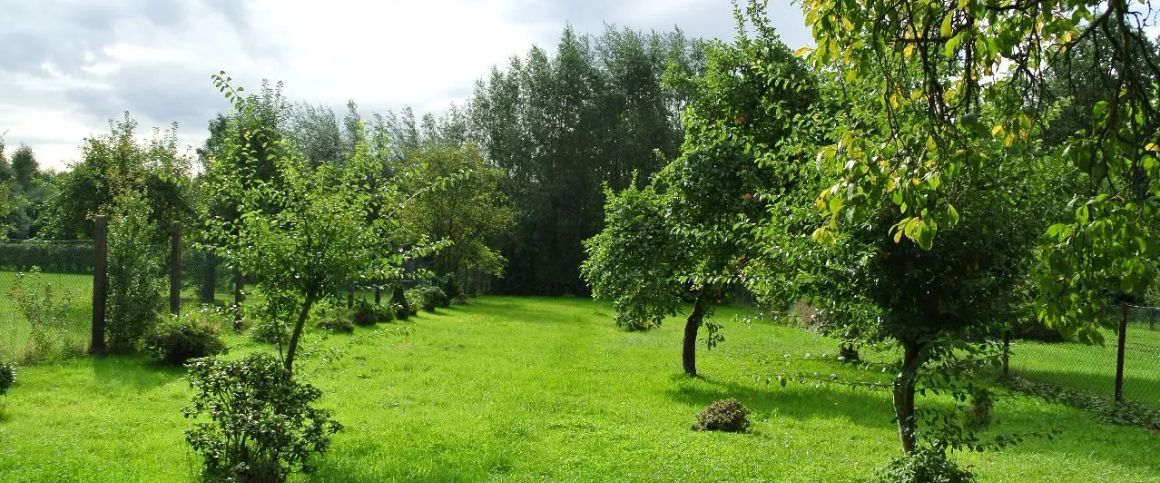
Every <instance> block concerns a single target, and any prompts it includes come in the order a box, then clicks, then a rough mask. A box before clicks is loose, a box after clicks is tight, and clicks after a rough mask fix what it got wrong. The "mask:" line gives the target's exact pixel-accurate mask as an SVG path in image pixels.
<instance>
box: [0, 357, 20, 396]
mask: <svg viewBox="0 0 1160 483" xmlns="http://www.w3.org/2000/svg"><path fill="white" fill-rule="evenodd" d="M13 384H16V364H12V363H8V362H0V396H3V395H5V394H8V389H9V388H11V387H12V385H13Z"/></svg>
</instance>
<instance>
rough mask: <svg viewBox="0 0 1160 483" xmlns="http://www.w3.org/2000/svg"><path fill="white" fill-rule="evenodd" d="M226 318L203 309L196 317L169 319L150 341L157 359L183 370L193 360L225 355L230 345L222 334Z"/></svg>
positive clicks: (150, 335) (160, 326)
mask: <svg viewBox="0 0 1160 483" xmlns="http://www.w3.org/2000/svg"><path fill="white" fill-rule="evenodd" d="M221 323H222V318H221V317H220V316H219V315H217V314H214V313H212V312H211V311H210V310H209V309H205V308H203V309H202V310H199V311H197V312H194V313H192V314H184V315H181V316H172V315H170V316H167V317H166V320H164V321H163V322H161V323H160V324H158V325H157V327H156V328H154V329H153V332H152V333H151V334H149V337H148V339H147V340H146V342H145V344H146V348H147V350H148V352H149V354H150V355H151V356H153V358H154V359H157V360H159V361H161V362H163V363H165V364H170V365H175V366H180V365H184V364H185V363H186V362H187V361H189V360H190V359H195V358H199V357H209V356H215V355H218V354H223V353H225V352H226V351H227V348H226V343H225V342H224V341H222V339H221V336H220V334H219V327H220V326H221Z"/></svg>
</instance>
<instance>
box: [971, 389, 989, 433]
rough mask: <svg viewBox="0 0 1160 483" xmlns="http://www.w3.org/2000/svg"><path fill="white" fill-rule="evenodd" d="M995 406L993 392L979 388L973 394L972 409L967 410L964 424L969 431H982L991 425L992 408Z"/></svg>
mask: <svg viewBox="0 0 1160 483" xmlns="http://www.w3.org/2000/svg"><path fill="white" fill-rule="evenodd" d="M994 405H995V401H994V398H993V397H992V396H991V391H988V390H987V389H986V388H978V389H976V390H975V391H973V392H972V393H971V407H970V408H968V409H967V413H966V415H965V421H964V424H965V425H966V427H967V428H968V429H971V430H975V431H977V430H980V429H983V428H986V427H987V426H989V425H990V424H991V407H992V406H994Z"/></svg>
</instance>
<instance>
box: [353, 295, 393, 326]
mask: <svg viewBox="0 0 1160 483" xmlns="http://www.w3.org/2000/svg"><path fill="white" fill-rule="evenodd" d="M351 320H352V321H353V322H354V324H355V325H362V326H368V325H375V324H376V323H379V322H390V321H392V320H395V312H394V310H392V308H391V307H389V306H386V305H378V304H376V303H374V302H368V301H366V300H360V301H358V302H355V304H354V312H353V314H352V316H351Z"/></svg>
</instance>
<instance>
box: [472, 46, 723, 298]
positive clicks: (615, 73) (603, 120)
mask: <svg viewBox="0 0 1160 483" xmlns="http://www.w3.org/2000/svg"><path fill="white" fill-rule="evenodd" d="M701 63H702V61H701V54H700V47H699V43H698V42H696V41H693V40H690V39H688V38H686V37H685V35H684V34H683V33H682V32H680V31H675V32H671V33H663V34H662V33H655V32H653V33H649V34H644V33H640V32H636V31H632V30H627V29H625V30H619V29H615V28H612V27H609V28H608V29H607V30H606V32H605V33H604V34H603V35H601V36H599V37H592V36H585V35H578V34H576V33H575V32H574V31H573V30H572V29H571V28H569V29H566V30H565V31H564V33H563V35H562V36H561V39H560V42H559V43H558V44H557V46H556V49H555V52H554V53H549V52H547V51H545V50H544V49H541V48H539V47H533V48H532V49H531V50H530V51H529V52H528V54H527V55H526V56H525V57H523V58H513V59H512V60H511V62H510V63H509V65H508V66H507V67H506V69H502V70H501V69H500V68H496V69H493V70H492V73H491V75H490V76H489V77H488V78H487V79H486V80H481V81H480V82H479V84H478V85H477V87H476V92H475V96H474V98H473V99H472V101H471V103H470V105H469V106H468V108H467V116H468V118H469V124H468V132H469V137H471V138H472V139H475V140H476V141H478V143H479V145H480V147H481V150H482V152H483V154H484V156H485V158H486V159H487V160H488V161H489V162H490V163H492V164H494V165H495V166H497V167H499V168H500V169H501V170H503V172H504V179H503V183H502V185H501V186H502V187H503V190H504V192H505V193H506V194H507V195H508V196H509V197H510V198H511V199H512V201H513V203H514V204H515V209H516V224H517V228H516V235H515V237H514V238H513V239H512V240H511V241H510V242H509V243H508V244H507V245H506V246H504V248H503V250H502V252H503V255H504V256H505V257H506V258H507V259H508V260H510V265H509V267H508V270H507V273H506V275H505V277H504V278H503V279H501V280H499V281H497V282H496V285H495V288H496V289H497V290H499V291H503V292H512V293H529V294H537V293H538V294H552V295H559V294H565V293H571V294H577V293H585V292H587V288H586V287H585V285H584V283H583V282H582V281H581V280H580V277H579V268H578V267H579V266H580V263H581V262H582V261H583V260H584V252H583V247H582V241H583V240H585V239H587V238H589V237H591V236H592V235H594V234H596V233H597V232H598V231H600V228H601V227H602V219H603V216H602V211H601V208H602V206H603V192H602V190H601V185H602V183H605V182H607V183H608V185H609V186H610V187H612V188H613V189H616V190H620V189H624V188H625V187H627V186H628V183H629V182H630V181H631V180H632V179H633V178H632V173H633V172H640V173H641V176H642V179H644V178H645V177H647V176H648V175H650V174H651V173H653V172H655V171H656V170H657V169H659V168H660V167H661V166H662V165H663V162H662V161H660V159H671V158H672V157H674V156H675V155H676V153H677V151H678V148H679V146H680V143H681V129H680V125H679V122H678V116H679V111H680V108H681V107H682V106H683V104H684V102H685V94H684V93H683V92H681V91H679V90H674V89H671V88H669V87H666V86H665V84H664V83H663V79H662V78H663V76H664V73H665V72H666V71H668V70H673V71H676V72H682V73H685V74H687V73H690V72H696V71H699V69H700V66H701ZM654 151H659V152H660V153H661V156H659V157H658V156H657V155H655V154H654Z"/></svg>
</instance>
